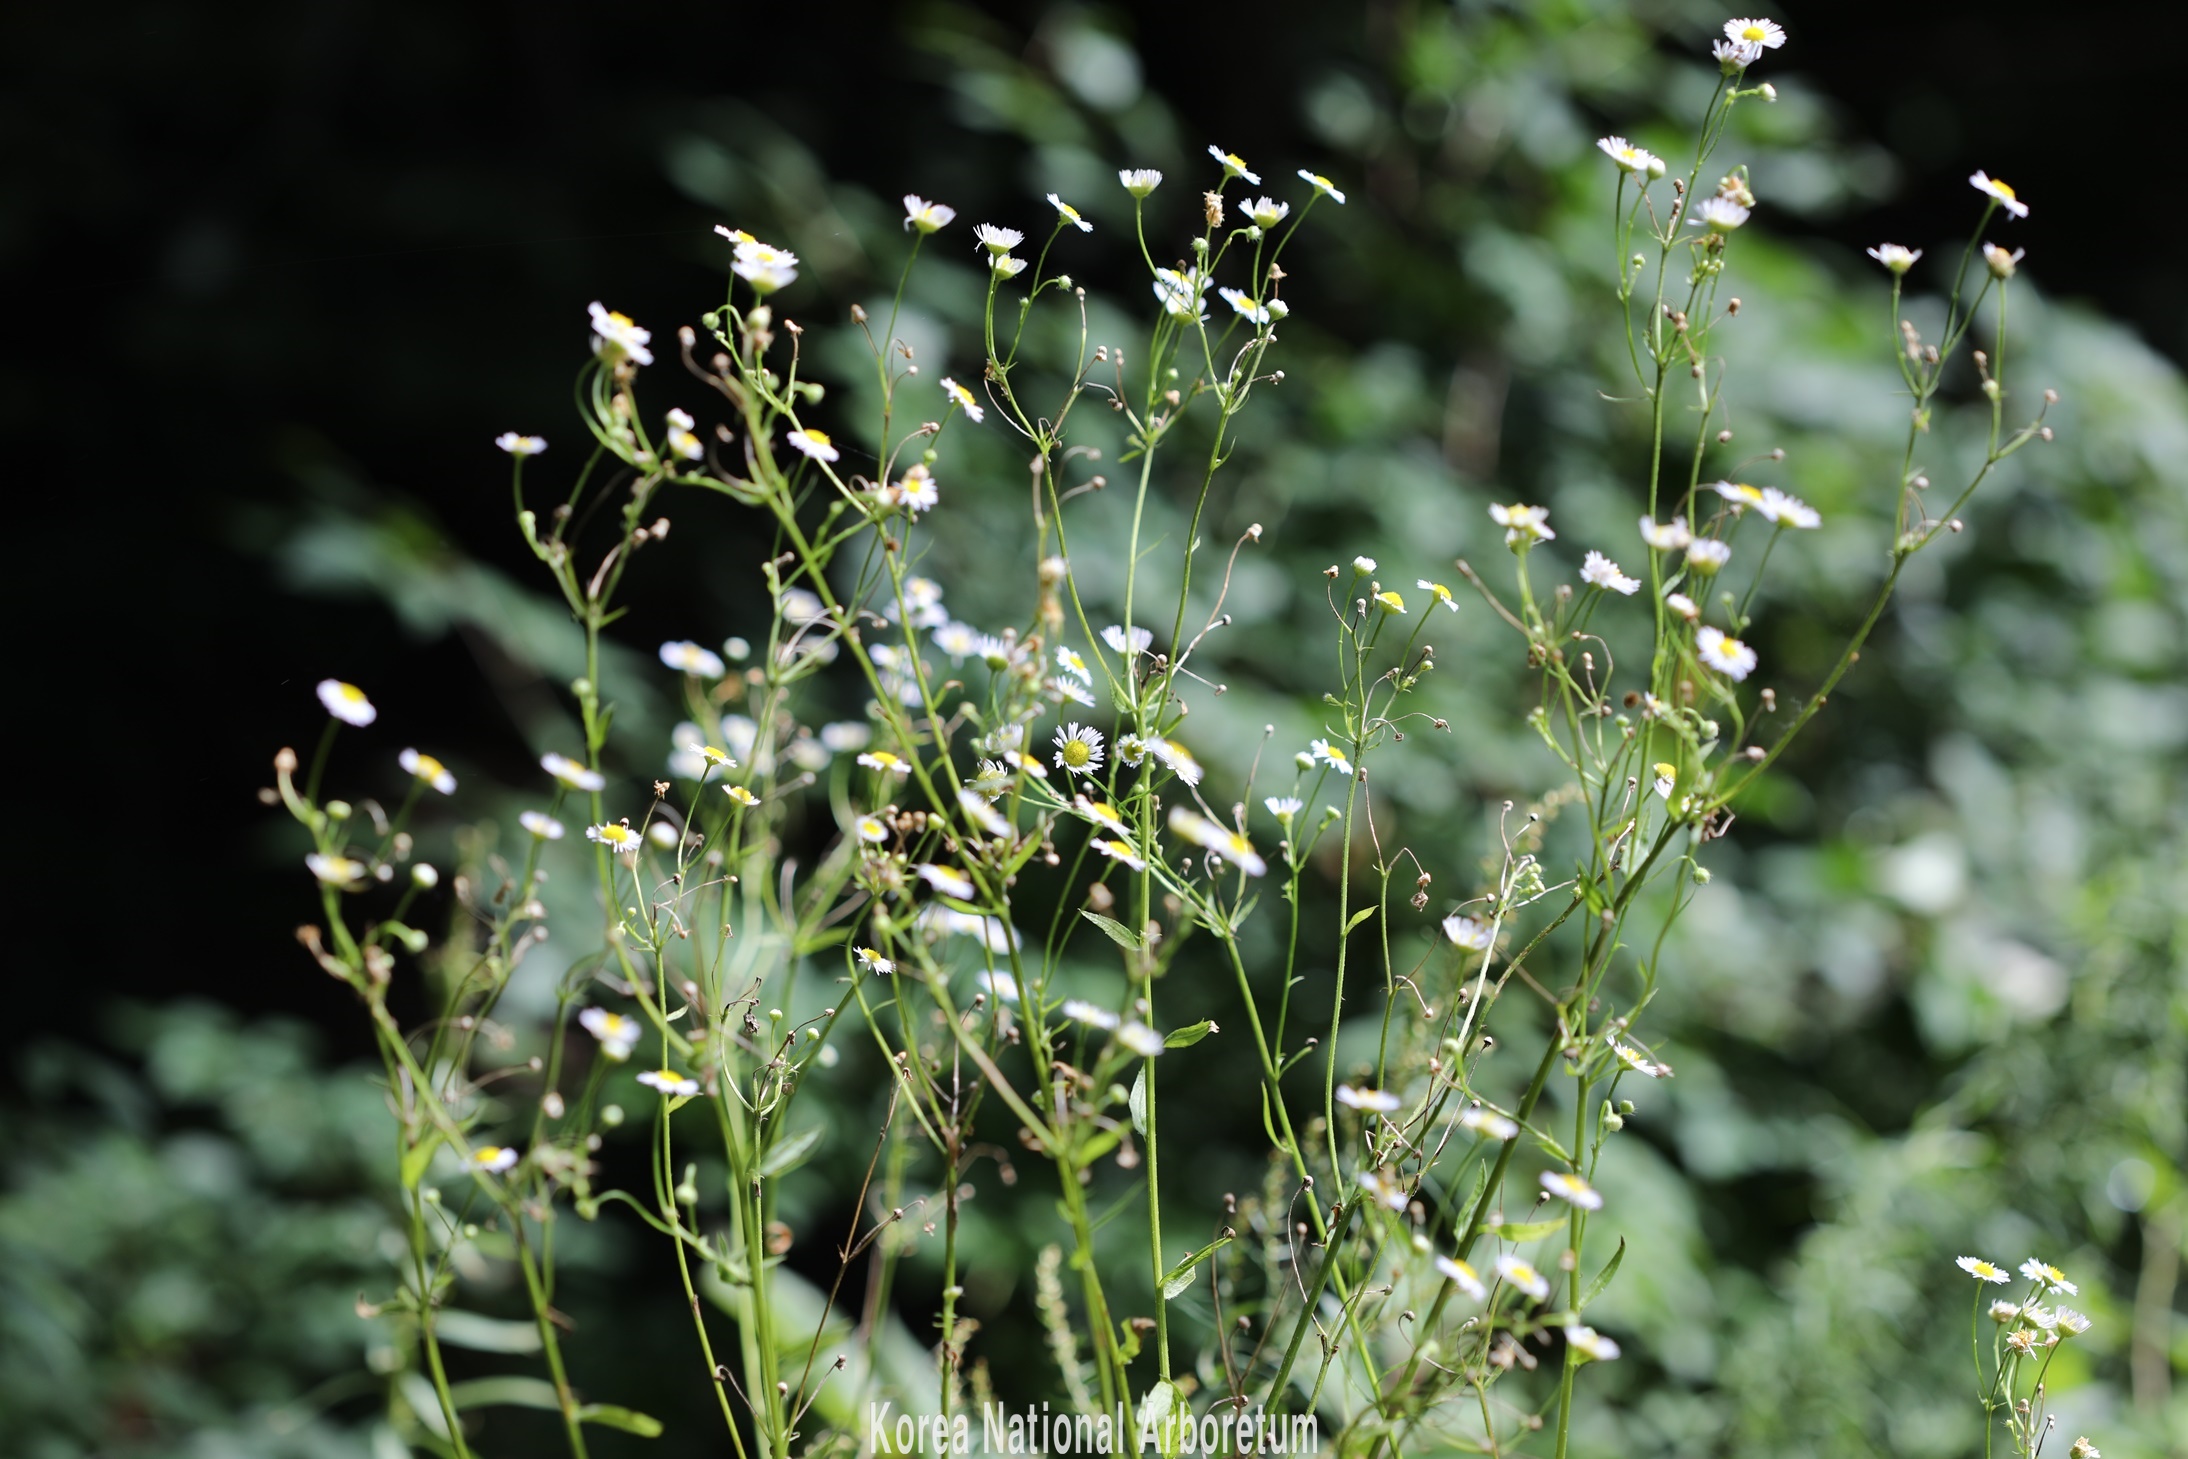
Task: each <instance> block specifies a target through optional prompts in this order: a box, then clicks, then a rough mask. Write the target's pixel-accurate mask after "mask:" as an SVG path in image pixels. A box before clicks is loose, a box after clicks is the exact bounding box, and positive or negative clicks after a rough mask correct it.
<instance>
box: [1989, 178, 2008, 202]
mask: <svg viewBox="0 0 2188 1459" xmlns="http://www.w3.org/2000/svg"><path fill="white" fill-rule="evenodd" d="M1990 190H1991V191H1992V192H1994V193H1996V194H1998V196H2000V197H2002V198H2004V199H2005V200H2006V201H2007V202H2009V203H2010V202H2012V201H2013V200H2014V197H2013V189H2012V188H2011V187H2008V186H2007V185H2006V184H2005V183H2002V182H2000V181H1999V180H1998V179H1997V178H1995V177H1994V178H1992V179H1991V180H1990Z"/></svg>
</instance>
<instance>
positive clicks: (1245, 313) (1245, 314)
mask: <svg viewBox="0 0 2188 1459" xmlns="http://www.w3.org/2000/svg"><path fill="white" fill-rule="evenodd" d="M1216 293H1217V295H1218V296H1220V297H1221V298H1222V300H1223V302H1224V303H1226V304H1228V305H1230V306H1231V308H1232V309H1233V310H1235V311H1236V312H1237V313H1238V315H1239V317H1240V318H1242V319H1245V320H1247V321H1248V322H1250V323H1253V324H1267V323H1268V322H1269V311H1268V310H1266V309H1264V308H1262V307H1261V306H1260V305H1259V304H1257V303H1255V302H1254V298H1253V296H1252V295H1251V294H1248V293H1245V292H1243V291H1241V290H1238V289H1218V290H1216Z"/></svg>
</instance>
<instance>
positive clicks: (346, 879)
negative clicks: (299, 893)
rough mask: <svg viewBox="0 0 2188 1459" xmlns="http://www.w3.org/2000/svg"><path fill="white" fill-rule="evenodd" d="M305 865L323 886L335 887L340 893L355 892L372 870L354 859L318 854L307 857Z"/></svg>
mask: <svg viewBox="0 0 2188 1459" xmlns="http://www.w3.org/2000/svg"><path fill="white" fill-rule="evenodd" d="M304 865H305V866H306V867H307V868H308V869H309V870H310V871H311V874H312V875H313V876H315V877H318V878H319V880H320V882H321V884H323V885H325V886H330V887H333V888H334V889H335V890H336V891H338V892H346V891H351V890H354V889H355V888H356V887H357V885H358V884H359V883H361V882H362V881H364V879H365V875H366V873H367V872H368V871H369V870H370V868H369V867H367V866H366V865H365V864H364V863H363V862H362V861H358V860H356V859H355V858H354V857H349V856H332V855H323V854H321V853H318V852H314V853H313V854H311V855H310V856H307V857H305V858H304Z"/></svg>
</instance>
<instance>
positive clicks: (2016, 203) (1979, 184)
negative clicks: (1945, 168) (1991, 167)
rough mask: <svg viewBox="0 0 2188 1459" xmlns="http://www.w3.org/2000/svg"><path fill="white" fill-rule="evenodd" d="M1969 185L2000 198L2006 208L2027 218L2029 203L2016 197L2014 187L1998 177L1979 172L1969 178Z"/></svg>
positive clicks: (2016, 214) (2017, 216)
mask: <svg viewBox="0 0 2188 1459" xmlns="http://www.w3.org/2000/svg"><path fill="white" fill-rule="evenodd" d="M1968 186H1969V187H1972V188H1974V189H1975V190H1976V191H1977V192H1979V193H1985V194H1987V195H1989V196H1991V197H1994V198H1996V199H1998V201H1999V202H2000V203H2001V204H2003V205H2004V206H2005V210H2006V211H2007V212H2009V213H2011V214H2013V216H2014V217H2016V218H2026V217H2027V216H2028V204H2027V203H2024V202H2022V201H2021V200H2020V198H2018V197H2016V196H2015V195H2014V191H2013V189H2012V188H2011V187H2009V186H2007V185H2006V184H2005V183H2002V182H2000V181H1999V180H1998V179H1997V178H1995V177H1991V176H1989V175H1988V174H1986V173H1982V172H1978V173H1976V174H1975V175H1974V176H1972V177H1970V178H1969V179H1968Z"/></svg>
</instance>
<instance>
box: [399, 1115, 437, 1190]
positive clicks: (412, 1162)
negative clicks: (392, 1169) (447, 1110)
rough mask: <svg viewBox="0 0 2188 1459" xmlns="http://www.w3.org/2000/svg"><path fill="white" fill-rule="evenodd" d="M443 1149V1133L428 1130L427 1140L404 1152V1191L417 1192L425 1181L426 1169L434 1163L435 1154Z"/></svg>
mask: <svg viewBox="0 0 2188 1459" xmlns="http://www.w3.org/2000/svg"><path fill="white" fill-rule="evenodd" d="M440 1148H441V1132H440V1131H439V1130H428V1131H427V1132H426V1135H425V1138H424V1139H422V1140H420V1141H419V1142H418V1143H417V1144H415V1145H413V1146H411V1147H410V1148H409V1149H408V1150H405V1151H404V1152H403V1189H404V1190H413V1191H414V1190H416V1189H417V1188H418V1182H419V1181H421V1180H423V1179H425V1168H426V1167H427V1166H428V1165H431V1164H432V1163H433V1152H434V1151H436V1150H438V1149H440Z"/></svg>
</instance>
